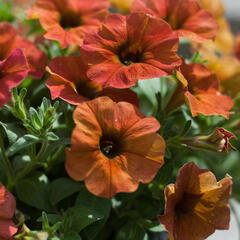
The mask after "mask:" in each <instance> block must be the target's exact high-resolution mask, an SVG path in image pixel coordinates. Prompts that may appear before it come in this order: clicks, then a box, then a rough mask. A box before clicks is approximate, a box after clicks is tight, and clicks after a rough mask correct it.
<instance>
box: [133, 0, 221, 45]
mask: <svg viewBox="0 0 240 240" xmlns="http://www.w3.org/2000/svg"><path fill="white" fill-rule="evenodd" d="M131 11H132V12H144V13H148V14H150V15H152V16H154V17H156V18H163V19H165V20H166V21H167V22H168V23H169V24H170V25H171V27H172V28H173V30H175V31H176V32H177V33H178V36H179V37H180V38H185V37H188V38H190V39H191V40H194V41H197V42H202V41H205V40H208V39H214V38H215V37H216V34H217V32H218V24H217V23H216V21H215V20H214V18H213V16H212V14H211V13H210V12H209V11H207V10H204V9H202V8H201V7H200V5H199V3H198V1H197V0H135V1H134V2H133V4H132V7H131Z"/></svg>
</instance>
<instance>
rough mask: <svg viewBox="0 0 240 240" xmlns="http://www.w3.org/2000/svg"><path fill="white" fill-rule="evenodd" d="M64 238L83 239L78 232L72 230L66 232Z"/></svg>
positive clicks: (66, 239)
mask: <svg viewBox="0 0 240 240" xmlns="http://www.w3.org/2000/svg"><path fill="white" fill-rule="evenodd" d="M64 240H82V238H81V237H80V236H79V234H78V233H76V232H71V233H66V234H64Z"/></svg>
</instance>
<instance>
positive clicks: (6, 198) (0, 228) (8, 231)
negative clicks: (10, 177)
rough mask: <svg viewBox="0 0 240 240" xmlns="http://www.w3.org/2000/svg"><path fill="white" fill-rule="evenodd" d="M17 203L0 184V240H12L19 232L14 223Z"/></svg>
mask: <svg viewBox="0 0 240 240" xmlns="http://www.w3.org/2000/svg"><path fill="white" fill-rule="evenodd" d="M15 210H16V201H15V199H14V197H13V195H12V194H11V193H10V192H9V191H8V190H7V189H6V188H5V187H4V186H3V184H2V183H0V239H9V240H10V239H12V236H13V235H14V234H15V233H16V232H17V227H16V226H15V224H14V223H13V220H12V219H13V215H14V212H15Z"/></svg>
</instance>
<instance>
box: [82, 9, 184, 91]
mask: <svg viewBox="0 0 240 240" xmlns="http://www.w3.org/2000/svg"><path fill="white" fill-rule="evenodd" d="M136 26H138V27H136ZM178 45H179V40H178V38H177V35H176V34H174V33H173V31H172V30H171V27H170V26H169V25H168V24H167V23H166V22H165V21H163V20H162V19H156V18H152V17H150V16H147V15H145V14H144V13H134V14H130V15H128V16H122V15H119V14H112V15H109V16H108V17H107V19H106V22H105V24H103V25H102V27H101V29H100V30H99V32H98V33H96V34H92V35H88V36H86V38H85V40H84V44H83V45H82V48H81V54H83V56H84V59H85V61H87V62H88V63H89V64H90V69H89V70H88V73H87V75H88V77H89V78H90V79H91V80H93V81H96V82H99V83H101V84H102V86H103V87H116V88H128V87H131V86H134V85H136V83H137V80H142V79H149V78H154V77H161V76H164V75H169V74H171V73H172V71H173V69H174V67H175V66H179V65H180V64H181V59H180V58H179V57H178V56H177V51H178Z"/></svg>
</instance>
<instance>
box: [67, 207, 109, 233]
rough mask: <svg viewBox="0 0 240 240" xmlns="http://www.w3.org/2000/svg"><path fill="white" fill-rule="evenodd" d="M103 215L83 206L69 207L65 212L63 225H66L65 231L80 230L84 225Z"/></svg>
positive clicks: (97, 219)
mask: <svg viewBox="0 0 240 240" xmlns="http://www.w3.org/2000/svg"><path fill="white" fill-rule="evenodd" d="M103 217H104V216H103V215H100V214H99V213H97V212H95V211H94V210H93V209H90V208H87V207H85V206H75V207H72V208H69V209H68V210H67V211H66V213H65V218H64V225H65V226H68V229H65V231H66V232H70V231H75V232H80V231H81V230H83V229H84V228H85V227H87V226H89V225H90V224H92V223H95V222H97V221H99V220H100V219H102V218H103Z"/></svg>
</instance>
